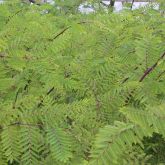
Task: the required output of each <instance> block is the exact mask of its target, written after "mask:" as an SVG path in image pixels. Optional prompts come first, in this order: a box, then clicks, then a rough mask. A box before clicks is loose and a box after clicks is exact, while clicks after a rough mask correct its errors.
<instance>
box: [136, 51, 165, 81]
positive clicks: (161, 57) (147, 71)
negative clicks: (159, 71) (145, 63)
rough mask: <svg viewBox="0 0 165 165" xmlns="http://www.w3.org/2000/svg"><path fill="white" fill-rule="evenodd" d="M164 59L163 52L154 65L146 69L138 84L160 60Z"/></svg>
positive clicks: (164, 54)
mask: <svg viewBox="0 0 165 165" xmlns="http://www.w3.org/2000/svg"><path fill="white" fill-rule="evenodd" d="M164 57H165V52H164V53H163V54H162V55H161V56H160V58H159V59H158V60H157V61H156V63H155V64H153V65H152V66H151V67H150V68H148V69H146V70H145V72H144V74H143V75H142V76H141V78H140V79H139V82H142V81H143V80H144V79H145V78H146V77H147V76H148V75H149V74H150V73H151V72H152V71H153V70H154V69H155V68H156V67H157V65H158V63H159V62H160V60H162V59H163V58H164Z"/></svg>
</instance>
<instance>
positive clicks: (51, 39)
mask: <svg viewBox="0 0 165 165" xmlns="http://www.w3.org/2000/svg"><path fill="white" fill-rule="evenodd" d="M87 23H91V21H82V22H78V23H77V24H79V25H81V24H87ZM70 28H71V26H68V27H66V28H65V29H63V30H62V31H60V32H59V33H58V34H56V35H55V36H54V37H53V38H50V39H48V40H49V41H53V40H55V39H56V38H58V37H59V36H61V35H62V34H63V33H65V32H66V31H67V30H68V29H70Z"/></svg>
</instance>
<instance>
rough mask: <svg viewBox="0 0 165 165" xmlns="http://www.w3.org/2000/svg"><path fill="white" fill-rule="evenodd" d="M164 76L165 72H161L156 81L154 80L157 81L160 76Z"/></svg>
mask: <svg viewBox="0 0 165 165" xmlns="http://www.w3.org/2000/svg"><path fill="white" fill-rule="evenodd" d="M164 74H165V70H164V71H162V72H161V73H160V74H159V75H158V77H157V79H156V80H159V79H160V77H161V76H162V75H164Z"/></svg>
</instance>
